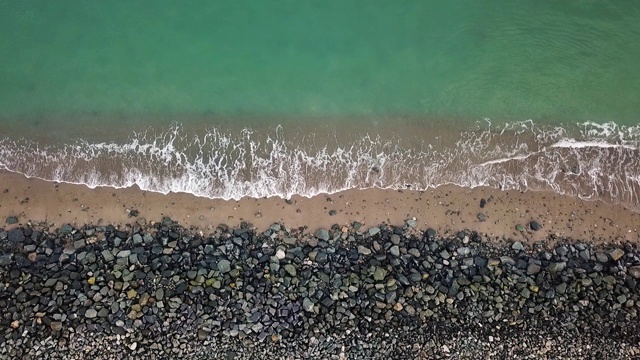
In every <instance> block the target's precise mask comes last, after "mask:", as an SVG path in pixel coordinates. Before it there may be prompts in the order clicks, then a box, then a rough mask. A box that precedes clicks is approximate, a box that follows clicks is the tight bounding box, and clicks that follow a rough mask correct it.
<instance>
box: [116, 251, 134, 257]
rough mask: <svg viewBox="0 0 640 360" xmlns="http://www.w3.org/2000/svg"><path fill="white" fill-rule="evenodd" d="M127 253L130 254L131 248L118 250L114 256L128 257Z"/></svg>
mask: <svg viewBox="0 0 640 360" xmlns="http://www.w3.org/2000/svg"><path fill="white" fill-rule="evenodd" d="M129 255H131V250H120V251H118V255H116V257H119V258H128V257H129Z"/></svg>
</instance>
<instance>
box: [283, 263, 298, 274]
mask: <svg viewBox="0 0 640 360" xmlns="http://www.w3.org/2000/svg"><path fill="white" fill-rule="evenodd" d="M284 271H286V272H287V273H288V274H289V275H291V276H293V277H295V276H296V275H297V271H296V267H295V266H293V265H291V264H286V265H285V266H284Z"/></svg>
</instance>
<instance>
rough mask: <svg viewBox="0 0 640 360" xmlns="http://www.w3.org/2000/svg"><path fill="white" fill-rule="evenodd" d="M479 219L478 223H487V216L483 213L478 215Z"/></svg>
mask: <svg viewBox="0 0 640 360" xmlns="http://www.w3.org/2000/svg"><path fill="white" fill-rule="evenodd" d="M477 218H478V221H480V222H485V221H487V215H485V214H483V213H478V215H477Z"/></svg>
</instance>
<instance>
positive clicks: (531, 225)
mask: <svg viewBox="0 0 640 360" xmlns="http://www.w3.org/2000/svg"><path fill="white" fill-rule="evenodd" d="M529 228H530V229H531V230H533V231H538V230H540V229H542V225H540V223H539V222H537V221H535V220H532V221H531V222H529Z"/></svg>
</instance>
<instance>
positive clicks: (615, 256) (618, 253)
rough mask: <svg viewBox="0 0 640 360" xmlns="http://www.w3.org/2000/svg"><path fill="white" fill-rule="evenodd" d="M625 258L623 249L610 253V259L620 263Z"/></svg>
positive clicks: (613, 250)
mask: <svg viewBox="0 0 640 360" xmlns="http://www.w3.org/2000/svg"><path fill="white" fill-rule="evenodd" d="M623 256H624V251H623V250H622V249H618V248H616V249H612V250H610V251H609V257H610V258H611V260H613V261H618V260H620V259H621V258H622V257H623Z"/></svg>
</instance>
